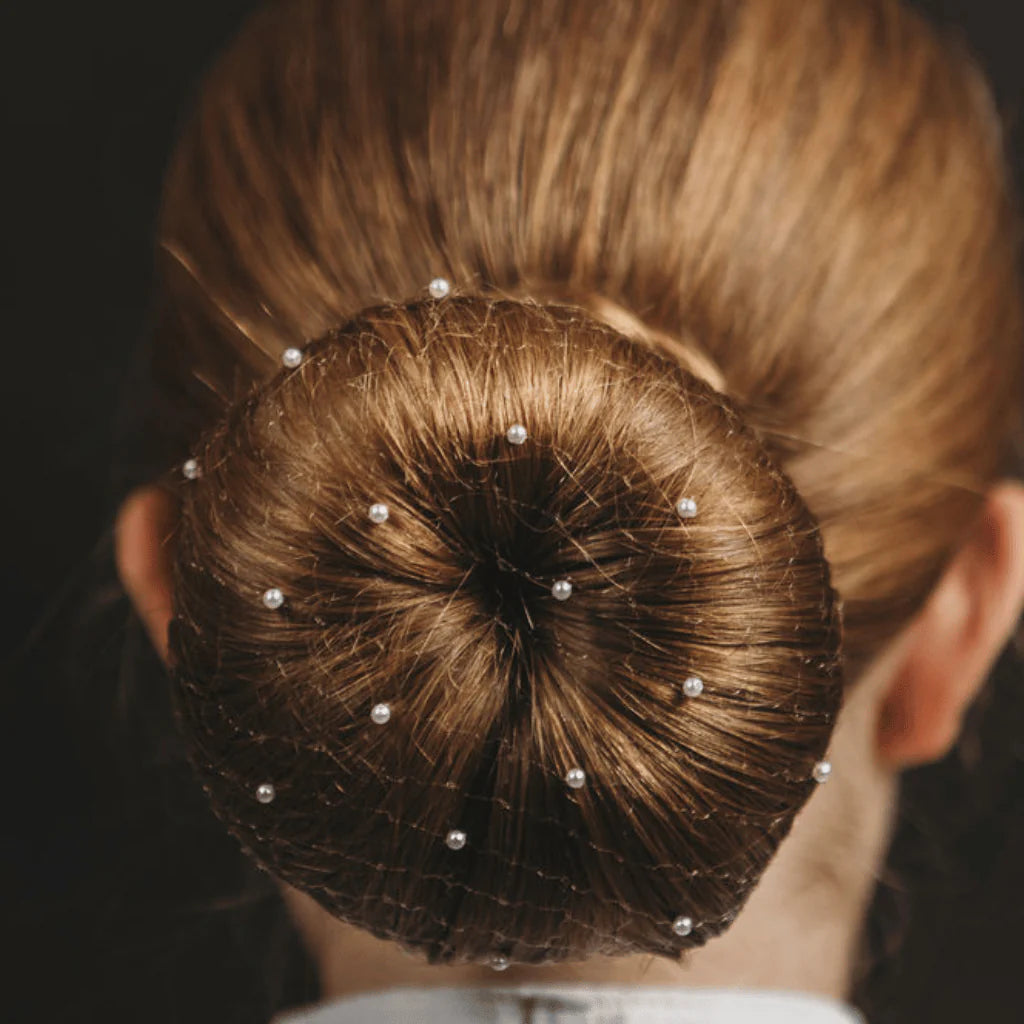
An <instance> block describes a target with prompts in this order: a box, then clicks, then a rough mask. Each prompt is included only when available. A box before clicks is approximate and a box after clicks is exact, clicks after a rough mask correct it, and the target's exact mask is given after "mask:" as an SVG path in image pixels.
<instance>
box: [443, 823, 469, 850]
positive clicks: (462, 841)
mask: <svg viewBox="0 0 1024 1024" xmlns="http://www.w3.org/2000/svg"><path fill="white" fill-rule="evenodd" d="M445 843H446V844H447V846H448V849H449V850H461V849H462V848H463V847H464V846H465V845H466V833H465V832H461V831H460V830H459V829H457V828H453V829H452V830H451V832H449V833H448V835H447V836H446V837H445Z"/></svg>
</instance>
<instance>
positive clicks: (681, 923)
mask: <svg viewBox="0 0 1024 1024" xmlns="http://www.w3.org/2000/svg"><path fill="white" fill-rule="evenodd" d="M672 931H674V932H675V933H676V935H683V936H686V935H689V934H690V932H692V931H693V918H692V917H685V916H683V915H682V914H680V915H679V917H677V918H676V919H675V920H674V921H673V922H672Z"/></svg>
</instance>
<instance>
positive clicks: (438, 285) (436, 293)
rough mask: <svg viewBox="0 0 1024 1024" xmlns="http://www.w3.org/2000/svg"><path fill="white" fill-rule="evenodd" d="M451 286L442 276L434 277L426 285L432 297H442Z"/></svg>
mask: <svg viewBox="0 0 1024 1024" xmlns="http://www.w3.org/2000/svg"><path fill="white" fill-rule="evenodd" d="M451 290H452V286H451V285H450V284H449V283H448V281H447V280H446V279H445V278H443V277H435V278H434V280H433V281H431V282H430V284H428V285H427V291H428V292H430V297H431V298H432V299H443V298H444V297H445V296H446V295H447V294H448V293H449V292H450V291H451Z"/></svg>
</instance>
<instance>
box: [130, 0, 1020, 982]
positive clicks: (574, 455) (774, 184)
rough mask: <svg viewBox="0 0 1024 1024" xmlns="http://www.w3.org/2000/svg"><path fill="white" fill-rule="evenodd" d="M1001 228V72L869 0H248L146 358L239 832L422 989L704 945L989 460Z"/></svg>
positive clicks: (165, 239) (1001, 377)
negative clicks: (441, 979) (492, 974)
mask: <svg viewBox="0 0 1024 1024" xmlns="http://www.w3.org/2000/svg"><path fill="white" fill-rule="evenodd" d="M1016 225H1017V220H1016V210H1015V207H1014V204H1013V202H1012V198H1011V196H1010V195H1009V189H1008V185H1007V175H1006V171H1005V168H1004V165H1003V156H1002V149H1001V141H1000V136H999V131H998V123H997V119H996V117H995V115H994V113H993V111H992V109H991V105H990V100H989V96H988V93H987V91H986V88H985V85H984V82H983V81H982V79H981V76H980V75H979V73H978V72H977V70H976V69H975V68H974V66H973V65H972V64H971V63H970V61H969V60H968V59H967V58H966V57H964V56H963V55H962V54H960V53H959V52H958V51H956V50H955V49H954V48H953V47H951V46H950V45H947V44H946V43H944V42H943V41H941V40H940V39H939V37H938V36H937V35H936V34H935V33H934V31H933V30H932V29H931V28H930V27H929V26H928V25H927V24H926V23H925V22H924V21H922V20H921V19H920V18H919V17H918V16H916V15H915V14H913V13H912V12H910V11H908V10H906V9H904V8H903V7H902V6H900V5H898V4H896V3H893V2H888V0H850V2H842V0H834V2H833V0H811V2H808V0H748V2H740V0H731V2H726V0H715V2H712V0H692V2H685V3H677V2H674V0H640V2H636V3H621V2H619V0H596V2H595V0H586V2H584V0H551V2H544V3H537V4H533V3H496V2H484V3H479V2H476V0H473V2H470V0H449V2H438V0H415V2H414V0H390V2H387V3H380V2H379V0H352V2H344V3H342V2H336V3H332V2H328V0H297V2H292V3H283V4H279V5H276V6H273V7H270V8H267V9H266V10H264V11H262V12H260V13H259V14H258V15H257V16H255V17H254V18H253V19H252V20H251V21H250V22H249V24H248V25H247V26H246V28H245V29H244V31H243V32H242V33H241V35H240V36H239V38H238V40H237V41H236V42H235V44H234V45H233V46H232V47H231V48H230V49H229V51H228V52H227V53H226V55H225V56H224V57H223V58H222V59H221V60H220V61H219V62H218V63H217V65H216V66H215V67H214V68H213V69H212V71H211V72H210V74H209V75H208V78H207V80H206V81H205V83H204V86H203V89H202V91H201V93H200V94H199V97H198V101H197V105H196V109H195V111H194V113H193V115H192V117H191V118H190V120H189V121H188V123H187V124H186V125H185V128H184V130H183V132H182V135H181V138H180V140H179V144H178V147H177V149H176V152H175V155H174V158H173V160H172V163H171V167H170V171H169V174H168V177H167V182H166V188H165V196H164V204H163V209H162V213H161V218H160V224H159V246H158V276H159V291H158V301H157V305H156V323H155V331H154V335H153V339H154V346H153V353H154V356H153V358H154V363H153V369H154V375H155V378H156V380H158V382H159V386H160V396H161V402H160V410H161V418H160V420H159V422H156V421H154V422H153V423H151V424H150V428H151V437H150V443H151V444H153V445H155V446H158V449H159V450H160V451H162V452H164V453H166V464H167V465H168V466H169V467H177V466H180V463H181V461H182V460H184V459H185V458H186V457H188V456H195V457H196V458H197V459H198V460H199V463H200V466H201V469H202V473H201V475H200V476H199V478H198V479H194V480H186V479H184V478H183V477H182V475H181V473H180V470H178V469H177V468H172V469H171V470H169V471H168V475H167V478H166V483H167V485H168V486H170V487H172V488H174V489H175V491H176V493H178V494H179V496H180V499H181V518H180V523H179V525H178V527H177V529H176V531H175V535H174V537H173V554H174V605H175V618H174V620H173V621H172V628H171V633H170V656H171V662H172V678H173V682H174V695H175V700H176V706H177V708H178V712H179V720H180V723H181V727H182V732H183V736H184V737H185V739H186V742H187V745H188V749H189V752H190V756H191V757H192V760H193V763H194V765H195V767H196V769H197V771H198V773H199V775H200V777H201V779H202V782H203V785H204V787H205V788H206V791H207V793H208V794H209V796H210V799H211V802H212V805H213V807H214V809H215V810H216V812H217V814H218V815H219V816H220V817H221V818H222V819H223V820H224V821H225V823H226V825H227V827H228V828H229V829H230V830H231V831H232V832H233V833H234V834H235V835H236V836H237V837H238V838H239V839H240V841H241V842H242V844H243V845H244V847H245V848H246V849H247V850H248V851H250V852H251V853H252V854H253V855H254V856H256V857H257V858H258V860H259V861H260V862H261V863H262V864H264V865H265V866H267V867H268V868H269V869H271V870H272V871H274V872H275V873H276V874H278V875H279V876H280V877H282V878H284V879H285V880H287V881H289V882H291V883H292V884H294V885H296V886H298V887H300V888H302V889H304V890H306V891H307V892H309V893H310V894H311V895H312V896H313V897H314V898H315V899H316V900H318V901H319V902H320V903H321V904H323V905H324V906H325V907H327V908H328V909H330V910H331V911H332V912H333V913H335V914H336V915H338V916H339V917H341V918H343V919H345V920H348V921H350V922H352V923H354V924H357V925H359V926H361V927H364V928H366V929H368V930H370V931H372V932H373V933H374V934H377V935H379V936H381V937H388V938H392V939H395V940H396V941H398V942H400V943H402V944H403V945H405V946H407V947H408V948H410V949H415V950H419V951H422V952H424V953H425V954H426V955H427V956H428V957H429V958H430V959H431V960H432V961H435V962H440V961H453V960H463V959H478V958H483V957H485V956H487V955H490V954H494V953H500V954H502V955H504V956H507V957H508V958H509V959H511V960H513V961H525V962H543V961H546V960H566V959H573V958H583V957H586V956H589V955H592V954H595V953H612V954H617V953H628V952H649V953H655V954H660V955H665V956H676V955H678V954H679V952H680V951H682V950H685V949H687V948H691V947H694V946H698V945H701V944H703V943H704V942H706V941H707V940H708V939H709V938H710V937H712V936H713V935H715V934H718V933H719V932H721V931H722V930H723V929H724V928H725V927H727V926H728V923H729V922H730V921H731V920H732V918H733V917H734V916H735V914H736V913H737V912H738V910H739V909H740V908H741V907H742V905H743V903H744V901H745V899H746V897H747V896H748V895H749V893H750V891H751V890H752V888H753V887H754V886H755V885H756V884H757V881H758V879H759V878H760V876H761V873H762V872H763V870H764V868H765V867H766V866H767V864H768V862H769V861H770V859H771V857H772V855H773V853H774V851H775V850H776V848H777V846H778V844H779V842H781V840H782V839H783V838H784V836H785V835H786V834H787V833H788V831H789V829H790V827H791V826H792V823H793V820H794V818H795V815H796V814H797V812H798V811H799V809H800V807H801V806H802V805H803V803H804V802H805V800H806V799H807V797H808V796H809V795H810V792H811V791H812V790H813V788H814V786H815V783H814V781H813V778H812V768H813V766H814V764H815V762H816V761H817V760H818V759H819V758H821V757H823V756H824V755H825V754H826V752H827V750H828V745H829V740H830V737H831V734H832V729H833V727H834V724H835V719H836V715H837V712H838V710H839V707H840V702H841V699H842V693H843V686H844V684H845V685H846V686H849V685H851V684H853V683H854V682H855V680H856V676H857V674H858V672H859V671H860V669H861V668H862V667H863V666H864V664H866V662H867V660H868V659H870V658H871V657H872V656H873V655H874V654H875V653H877V651H878V650H879V649H880V647H881V645H882V644H883V643H884V642H885V641H886V640H888V639H889V638H891V637H892V636H894V635H895V634H896V632H897V631H898V630H899V629H900V628H901V627H902V626H903V625H904V624H905V623H906V621H907V619H908V618H909V616H910V615H911V614H912V613H913V612H914V611H915V610H916V609H917V608H918V607H919V606H920V604H921V602H922V600H923V598H924V596H925V595H926V594H927V592H928V590H929V589H930V587H931V586H932V584H933V583H934V582H935V580H936V579H937V577H938V575H939V573H940V572H941V569H942V566H943V563H944V561H945V559H946V556H947V554H948V553H949V551H950V550H951V548H952V546H953V545H954V543H955V542H956V540H957V539H958V537H959V536H960V534H961V532H962V531H963V529H964V528H965V526H966V525H967V523H968V521H969V519H970V518H971V516H972V514H973V513H974V511H975V510H976V509H977V507H978V503H979V501H980V494H981V493H982V491H983V489H984V487H985V486H986V484H987V483H988V482H990V481H991V480H992V479H994V477H995V476H996V475H997V474H999V473H1001V472H1003V471H1005V469H1006V468H1007V466H1008V465H1009V459H1010V455H1011V451H1012V441H1013V439H1014V437H1015V436H1016V435H1015V431H1016V430H1017V429H1018V427H1019V420H1018V415H1019V409H1018V399H1019V382H1020V379H1021V369H1022V367H1021V331H1020V328H1021V306H1020V296H1019V291H1018V285H1017V278H1016V270H1017V267H1016V242H1017V230H1016ZM438 274H443V275H444V276H445V277H447V278H449V279H450V280H451V281H452V282H453V285H454V288H453V294H452V296H450V297H448V298H444V299H440V300H437V299H431V298H429V297H428V296H427V294H426V290H425V286H426V284H427V282H428V281H430V280H431V278H433V277H435V276H437V275H438ZM294 345H298V346H302V347H303V348H304V353H305V358H304V359H303V362H302V363H301V365H299V366H298V367H295V368H287V367H283V366H282V365H281V354H282V352H283V351H284V350H285V349H286V348H287V347H289V346H294ZM513 423H522V424H523V425H524V426H526V428H527V431H528V434H529V437H528V440H527V442H526V443H525V444H524V445H521V446H519V445H512V444H510V443H509V442H508V441H507V440H506V438H505V431H506V430H507V429H508V427H509V426H511V425H512V424H513ZM683 496H689V497H692V498H694V500H695V501H696V503H697V507H698V514H697V516H696V517H694V518H692V519H684V518H680V517H679V515H678V514H677V513H676V512H675V502H676V501H677V500H678V499H679V498H680V497H683ZM378 501H380V502H385V503H386V504H387V505H388V507H389V510H390V516H389V518H388V520H387V522H385V523H374V522H373V521H371V519H370V518H369V517H368V516H367V514H366V513H367V509H368V507H369V505H370V504H371V503H373V502H378ZM557 579H569V580H570V581H571V582H572V585H573V593H572V596H571V598H570V599H569V600H568V601H564V602H562V601H556V600H554V599H553V598H552V596H551V593H550V587H551V584H552V583H553V582H554V581H555V580H557ZM272 586H278V587H280V588H281V590H282V592H283V593H284V595H285V603H284V605H283V606H282V607H281V608H279V609H268V608H267V607H265V606H264V605H263V604H262V602H261V600H260V597H261V594H262V593H263V591H264V590H265V589H266V588H268V587H272ZM690 674H696V675H699V676H700V677H701V678H702V679H703V680H704V683H705V688H704V692H703V693H702V694H701V695H700V696H699V697H695V698H690V697H687V696H686V695H685V694H684V693H683V692H682V683H683V680H684V679H685V678H686V677H687V676H688V675H690ZM379 701H384V702H387V703H389V704H390V706H391V709H392V715H391V718H390V720H389V721H388V722H387V723H386V724H384V725H377V724H375V723H374V722H372V721H371V718H370V709H371V707H372V706H373V705H374V704H375V703H377V702H379ZM572 767H581V768H583V769H584V770H585V772H586V783H585V785H584V786H583V787H582V788H580V789H578V790H577V789H570V788H569V787H567V785H566V783H565V774H566V772H567V771H568V770H569V769H570V768H572ZM263 782H271V783H273V785H274V786H275V790H276V798H275V799H274V801H273V802H272V803H270V804H263V803H261V802H259V801H258V800H257V799H256V796H255V793H256V787H257V786H258V785H259V784H261V783H263ZM452 828H457V829H461V830H464V831H465V832H466V834H467V842H466V844H465V846H464V848H462V849H458V850H452V849H450V848H449V847H448V846H447V845H446V843H445V836H446V834H447V832H448V830H449V829H452ZM680 914H682V915H686V916H689V917H690V918H692V920H693V922H694V924H695V927H694V929H693V931H692V932H691V933H690V934H689V935H678V934H676V933H675V932H674V931H673V929H672V927H671V925H672V921H673V919H674V918H675V917H676V916H677V915H680Z"/></svg>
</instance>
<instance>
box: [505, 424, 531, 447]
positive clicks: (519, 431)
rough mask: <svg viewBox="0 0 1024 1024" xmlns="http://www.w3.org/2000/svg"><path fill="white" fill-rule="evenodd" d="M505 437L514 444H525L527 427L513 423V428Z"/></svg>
mask: <svg viewBox="0 0 1024 1024" xmlns="http://www.w3.org/2000/svg"><path fill="white" fill-rule="evenodd" d="M505 436H506V437H507V438H508V439H509V441H510V442H511V443H512V444H523V443H524V442H525V441H526V438H527V433H526V427H524V426H523V425H522V423H513V424H512V426H511V427H509V428H508V430H506V431H505Z"/></svg>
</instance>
